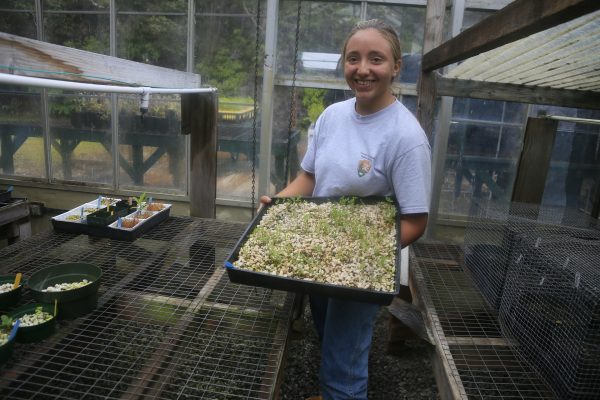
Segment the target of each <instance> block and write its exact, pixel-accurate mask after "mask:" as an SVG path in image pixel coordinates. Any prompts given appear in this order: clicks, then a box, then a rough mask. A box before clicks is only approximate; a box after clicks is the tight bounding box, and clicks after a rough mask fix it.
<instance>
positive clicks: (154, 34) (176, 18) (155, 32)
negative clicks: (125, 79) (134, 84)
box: [117, 2, 187, 71]
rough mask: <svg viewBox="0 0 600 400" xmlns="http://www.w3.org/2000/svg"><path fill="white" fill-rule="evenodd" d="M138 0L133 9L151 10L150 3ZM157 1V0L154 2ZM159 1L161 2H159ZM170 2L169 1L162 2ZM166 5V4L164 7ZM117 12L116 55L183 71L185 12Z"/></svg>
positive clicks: (152, 9) (184, 58)
mask: <svg viewBox="0 0 600 400" xmlns="http://www.w3.org/2000/svg"><path fill="white" fill-rule="evenodd" d="M138 3H139V7H137V9H136V11H155V10H154V9H155V8H157V7H154V6H153V5H154V3H148V2H136V3H135V4H138ZM156 4H158V2H157V3H156ZM161 4H162V2H161ZM165 4H170V3H165ZM166 9H168V7H167V8H166ZM120 11H121V7H119V12H118V13H117V56H118V57H121V58H125V59H127V60H132V61H138V62H143V63H146V64H152V65H157V66H160V67H166V68H173V69H177V70H181V71H184V70H185V63H186V47H187V46H186V43H187V39H186V38H187V34H186V32H187V15H185V14H181V13H175V14H168V13H163V14H159V13H156V14H150V15H147V14H144V15H142V14H137V13H127V14H124V13H121V12H120Z"/></svg>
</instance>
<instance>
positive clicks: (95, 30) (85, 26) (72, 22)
mask: <svg viewBox="0 0 600 400" xmlns="http://www.w3.org/2000/svg"><path fill="white" fill-rule="evenodd" d="M44 32H45V37H46V41H48V42H50V43H54V44H58V45H61V46H67V47H73V48H76V49H80V50H86V51H92V52H94V53H100V54H109V53H110V44H109V32H110V22H109V16H108V13H102V14H79V13H69V14H63V13H60V14H55V13H48V12H46V13H44Z"/></svg>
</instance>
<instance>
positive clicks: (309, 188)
mask: <svg viewBox="0 0 600 400" xmlns="http://www.w3.org/2000/svg"><path fill="white" fill-rule="evenodd" d="M314 189H315V175H314V174H311V173H308V172H306V171H300V174H298V176H297V177H296V179H294V180H293V181H291V182H290V184H289V185H287V186H286V187H285V188H284V189H283V190H282V191H281V192H279V193H277V194H276V195H275V196H278V197H294V196H312V194H313V190H314ZM260 202H261V205H263V204H269V203H270V202H271V198H270V197H269V196H261V197H260Z"/></svg>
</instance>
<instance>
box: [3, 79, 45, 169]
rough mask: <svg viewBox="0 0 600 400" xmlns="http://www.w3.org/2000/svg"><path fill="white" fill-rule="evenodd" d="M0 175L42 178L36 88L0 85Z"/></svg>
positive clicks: (38, 98)
mask: <svg viewBox="0 0 600 400" xmlns="http://www.w3.org/2000/svg"><path fill="white" fill-rule="evenodd" d="M0 109H1V110H2V113H1V114H0V173H1V174H2V176H26V177H35V178H45V177H46V167H45V166H44V140H43V138H42V132H43V129H42V125H43V124H42V121H41V106H40V92H39V89H27V88H23V87H16V86H5V85H0Z"/></svg>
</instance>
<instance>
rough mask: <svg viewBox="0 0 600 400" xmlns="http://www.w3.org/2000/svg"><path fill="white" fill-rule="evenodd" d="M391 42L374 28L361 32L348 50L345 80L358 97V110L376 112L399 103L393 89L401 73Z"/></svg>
mask: <svg viewBox="0 0 600 400" xmlns="http://www.w3.org/2000/svg"><path fill="white" fill-rule="evenodd" d="M400 65H401V61H400V60H395V58H394V55H393V52H392V46H391V44H390V42H389V41H388V40H387V39H386V38H385V37H384V36H383V35H382V34H381V33H380V32H379V31H378V30H377V29H374V28H367V29H361V30H358V31H357V32H356V33H354V34H353V35H352V37H350V39H348V42H347V43H346V47H345V51H344V77H345V78H346V82H348V85H349V86H350V88H351V89H352V90H353V91H354V94H355V96H356V111H357V112H358V113H359V114H361V115H367V114H372V113H375V112H377V111H379V110H381V109H383V108H385V107H387V106H388V105H390V104H392V103H393V102H394V101H395V99H396V98H395V97H394V95H393V94H392V91H391V86H392V81H393V79H394V77H395V76H396V75H397V74H398V73H399V72H400Z"/></svg>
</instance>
